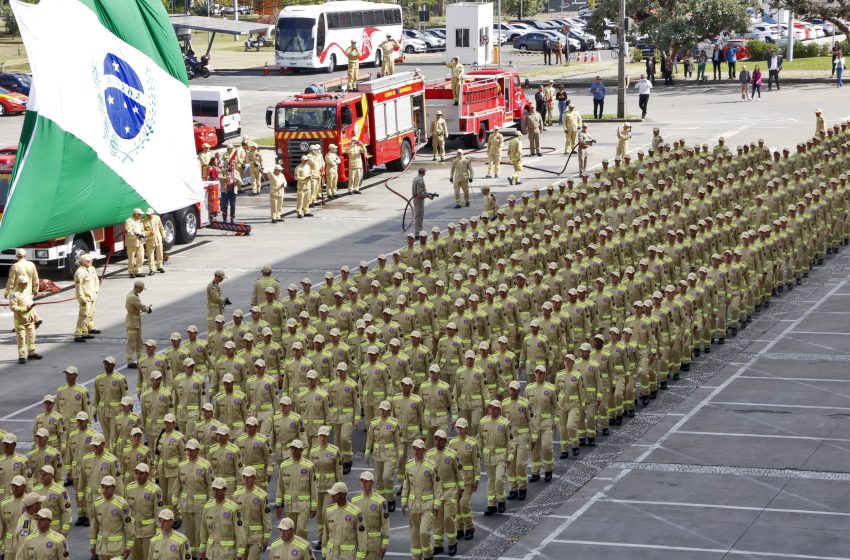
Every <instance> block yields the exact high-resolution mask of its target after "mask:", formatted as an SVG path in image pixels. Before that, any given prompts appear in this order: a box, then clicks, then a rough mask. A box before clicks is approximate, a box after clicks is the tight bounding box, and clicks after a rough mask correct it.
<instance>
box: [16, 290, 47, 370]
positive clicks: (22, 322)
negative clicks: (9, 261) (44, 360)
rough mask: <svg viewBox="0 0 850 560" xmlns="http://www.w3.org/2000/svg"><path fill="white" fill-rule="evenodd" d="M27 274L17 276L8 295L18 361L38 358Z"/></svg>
mask: <svg viewBox="0 0 850 560" xmlns="http://www.w3.org/2000/svg"><path fill="white" fill-rule="evenodd" d="M29 281H30V280H29V277H28V276H18V281H17V284H18V285H17V289H16V290H15V291H14V292H12V294H11V295H10V296H9V309H10V310H11V311H12V313H13V314H14V322H15V338H16V340H17V343H18V363H19V364H25V363H27V359H30V360H40V359H41V355H40V354H37V353H36V351H35V323H36V319H37V316H36V314H35V303H34V302H33V299H32V294H31V292H30V289H29V288H28V286H29Z"/></svg>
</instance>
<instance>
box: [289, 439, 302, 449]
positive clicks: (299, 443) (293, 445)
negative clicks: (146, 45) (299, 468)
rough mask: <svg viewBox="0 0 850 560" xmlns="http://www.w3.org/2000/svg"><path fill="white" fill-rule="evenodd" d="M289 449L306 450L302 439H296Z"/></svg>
mask: <svg viewBox="0 0 850 560" xmlns="http://www.w3.org/2000/svg"><path fill="white" fill-rule="evenodd" d="M289 447H294V448H295V449H304V444H303V443H301V440H300V439H294V440H292V441H291V442H290V444H289Z"/></svg>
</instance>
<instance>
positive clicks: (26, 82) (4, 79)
mask: <svg viewBox="0 0 850 560" xmlns="http://www.w3.org/2000/svg"><path fill="white" fill-rule="evenodd" d="M31 85H32V76H30V75H29V74H20V73H17V72H13V73H8V74H0V87H3V88H6V89H8V90H9V91H14V92H15V93H22V94H24V95H26V96H29V94H30V86H31Z"/></svg>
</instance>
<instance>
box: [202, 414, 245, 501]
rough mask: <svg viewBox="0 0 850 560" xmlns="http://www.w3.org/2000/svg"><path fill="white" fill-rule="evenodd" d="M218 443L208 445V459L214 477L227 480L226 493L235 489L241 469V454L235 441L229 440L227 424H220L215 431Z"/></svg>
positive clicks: (228, 493) (229, 493) (230, 492)
mask: <svg viewBox="0 0 850 560" xmlns="http://www.w3.org/2000/svg"><path fill="white" fill-rule="evenodd" d="M216 434H217V437H218V443H216V444H215V445H213V446H212V447H210V450H209V455H207V457H206V458H207V459H209V462H210V464H211V465H212V472H213V476H214V477H215V478H223V479H224V480H225V481H226V482H227V495H228V496H229V495H231V494H233V492H234V491H235V490H236V477H237V476H238V474H239V472H240V471H241V470H242V455H241V454H240V453H239V448H238V447H237V446H236V444H235V443H233V442H232V441H230V428H228V427H227V424H223V425H222V426H220V427H219V428H218V430H217V432H216Z"/></svg>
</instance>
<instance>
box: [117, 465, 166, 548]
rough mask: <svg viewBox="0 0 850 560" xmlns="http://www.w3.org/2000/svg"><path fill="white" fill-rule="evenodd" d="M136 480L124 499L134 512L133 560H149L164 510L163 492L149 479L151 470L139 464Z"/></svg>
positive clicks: (135, 472) (129, 486) (125, 492)
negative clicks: (158, 523)
mask: <svg viewBox="0 0 850 560" xmlns="http://www.w3.org/2000/svg"><path fill="white" fill-rule="evenodd" d="M134 474H135V477H136V480H134V481H133V482H131V483H130V484H128V485H127V487H126V489H125V490H124V498H125V499H126V500H127V503H128V504H129V506H130V511H132V512H133V519H134V524H133V537H134V542H133V549H132V553H131V557H132V558H133V560H147V559H148V551H149V549H150V544H151V539H152V538H153V537H154V535H155V534H156V519H157V516H158V515H159V512H160V510H161V509H162V492H161V491H160V489H159V486H157V485H156V483H154V482H153V481H152V480H149V479H148V476H149V475H150V468H149V467H148V465H147V463H139V464H138V465H136V469H135V471H134Z"/></svg>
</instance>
